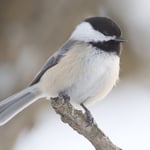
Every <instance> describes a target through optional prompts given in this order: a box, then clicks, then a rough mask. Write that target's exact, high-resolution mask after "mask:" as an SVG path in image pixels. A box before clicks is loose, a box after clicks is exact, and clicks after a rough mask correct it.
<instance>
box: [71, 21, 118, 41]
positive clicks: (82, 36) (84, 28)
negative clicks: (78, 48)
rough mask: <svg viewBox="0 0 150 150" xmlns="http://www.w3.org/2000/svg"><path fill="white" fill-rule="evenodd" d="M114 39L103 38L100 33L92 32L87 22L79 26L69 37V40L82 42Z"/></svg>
mask: <svg viewBox="0 0 150 150" xmlns="http://www.w3.org/2000/svg"><path fill="white" fill-rule="evenodd" d="M115 38H116V36H105V35H104V34H102V33H101V32H99V31H96V30H94V29H93V28H92V26H91V25H90V24H89V23H88V22H82V23H81V24H79V25H78V26H77V27H76V29H75V30H74V32H73V33H72V35H71V37H70V39H73V40H79V41H84V42H91V41H93V42H98V41H99V42H104V41H109V40H113V39H115Z"/></svg>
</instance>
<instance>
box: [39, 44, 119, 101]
mask: <svg viewBox="0 0 150 150" xmlns="http://www.w3.org/2000/svg"><path fill="white" fill-rule="evenodd" d="M118 75H119V57H118V56H116V55H114V54H109V53H107V52H103V51H101V52H100V51H97V50H96V49H94V48H91V47H87V46H81V45H78V46H75V47H73V48H72V49H71V50H70V51H69V52H68V53H67V54H66V56H64V57H63V58H62V59H61V60H60V62H59V64H57V65H55V66H54V67H52V68H51V69H49V70H47V72H46V73H45V74H44V76H43V77H42V79H41V83H42V87H43V91H44V92H45V93H46V94H47V95H48V96H52V97H53V96H58V94H59V92H65V93H66V94H68V95H69V96H70V98H71V99H72V100H73V101H76V102H78V103H80V102H82V101H84V100H86V99H88V98H89V97H93V96H95V95H96V94H97V93H98V92H101V91H102V92H103V93H106V92H104V89H105V91H107V89H108V90H109V89H110V88H112V86H113V85H114V84H115V82H116V80H117V79H118ZM106 87H107V88H106Z"/></svg>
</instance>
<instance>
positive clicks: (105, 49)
mask: <svg viewBox="0 0 150 150" xmlns="http://www.w3.org/2000/svg"><path fill="white" fill-rule="evenodd" d="M121 42H124V39H123V38H121V31H120V29H119V27H118V25H117V24H116V23H114V22H113V21H112V20H111V19H108V18H105V17H91V18H87V19H85V20H84V21H83V22H81V23H80V24H79V25H78V26H77V27H76V28H75V30H74V31H73V33H72V35H71V36H70V38H69V39H68V40H67V42H65V44H64V45H63V46H62V47H61V48H60V49H59V50H58V51H57V52H56V53H54V55H52V56H50V58H49V59H48V60H47V62H46V63H45V64H44V66H43V67H42V68H41V70H40V71H39V73H38V74H37V75H36V77H35V78H34V80H33V81H32V83H31V84H30V86H28V87H27V88H25V89H23V90H22V91H21V92H19V93H17V94H14V95H13V96H10V97H8V98H7V99H5V100H3V101H1V102H0V125H3V124H5V123H6V122H8V121H9V120H10V119H11V118H13V117H14V116H15V115H16V114H18V113H19V112H20V111H22V110H23V109H24V108H26V107H27V106H29V105H30V104H32V103H33V102H35V101H36V100H38V99H40V98H46V99H48V100H50V99H51V98H54V97H58V96H59V95H63V94H64V95H68V96H69V97H70V99H71V102H72V103H76V104H79V105H81V106H82V107H84V106H85V108H86V107H87V106H88V105H89V104H91V103H95V102H96V101H99V100H101V99H103V98H104V97H105V96H106V95H107V94H108V93H109V92H110V90H111V89H112V87H113V86H114V85H115V83H116V81H117V80H118V78H119V68H120V67H119V63H120V43H121Z"/></svg>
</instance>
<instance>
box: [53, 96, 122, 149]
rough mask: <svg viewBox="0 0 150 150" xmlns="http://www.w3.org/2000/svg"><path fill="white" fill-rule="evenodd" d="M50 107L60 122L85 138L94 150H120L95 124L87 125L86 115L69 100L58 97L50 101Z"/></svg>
mask: <svg viewBox="0 0 150 150" xmlns="http://www.w3.org/2000/svg"><path fill="white" fill-rule="evenodd" d="M51 105H52V107H53V108H54V110H55V111H56V113H58V114H59V115H60V116H61V120H62V121H63V122H64V123H67V124H69V126H70V127H72V128H73V129H74V130H75V131H77V132H78V133H79V134H81V135H83V136H84V137H85V138H87V139H88V140H89V141H90V142H91V143H92V145H93V146H94V147H95V149H96V150H121V149H120V148H119V147H117V146H115V145H114V144H113V143H112V142H111V141H110V139H109V138H108V137H107V136H106V135H105V134H104V133H103V131H102V130H100V129H99V128H98V126H97V124H96V123H95V122H94V123H93V124H90V125H88V123H87V120H86V115H85V114H83V113H82V111H80V110H76V109H75V108H74V107H73V106H72V105H71V104H70V102H69V100H67V99H64V98H62V97H58V98H55V99H52V101H51Z"/></svg>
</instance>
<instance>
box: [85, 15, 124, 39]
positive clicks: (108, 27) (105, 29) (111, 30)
mask: <svg viewBox="0 0 150 150" xmlns="http://www.w3.org/2000/svg"><path fill="white" fill-rule="evenodd" d="M84 21H85V22H89V23H90V24H91V25H92V27H93V28H94V29H95V30H97V31H99V32H101V33H103V34H104V35H106V36H114V35H115V36H116V37H120V36H121V31H120V28H119V27H118V25H117V24H116V23H115V22H113V21H112V20H111V19H109V18H106V17H91V18H87V19H85V20H84Z"/></svg>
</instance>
